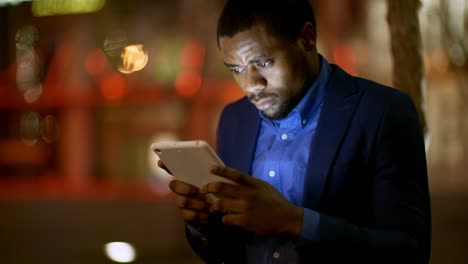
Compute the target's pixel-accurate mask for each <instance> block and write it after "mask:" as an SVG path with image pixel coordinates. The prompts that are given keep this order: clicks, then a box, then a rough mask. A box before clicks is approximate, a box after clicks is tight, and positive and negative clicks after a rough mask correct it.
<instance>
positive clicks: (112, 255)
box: [104, 242, 136, 263]
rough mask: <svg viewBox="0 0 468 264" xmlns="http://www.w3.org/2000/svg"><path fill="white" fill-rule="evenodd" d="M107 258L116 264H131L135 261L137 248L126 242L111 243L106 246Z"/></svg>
mask: <svg viewBox="0 0 468 264" xmlns="http://www.w3.org/2000/svg"><path fill="white" fill-rule="evenodd" d="M104 251H105V253H106V256H107V257H108V258H109V259H111V260H112V261H114V262H118V263H130V262H133V261H135V258H136V252H135V248H134V247H133V246H132V245H130V244H129V243H126V242H111V243H107V244H106V245H105V246H104Z"/></svg>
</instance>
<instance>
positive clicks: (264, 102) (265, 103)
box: [251, 96, 274, 111]
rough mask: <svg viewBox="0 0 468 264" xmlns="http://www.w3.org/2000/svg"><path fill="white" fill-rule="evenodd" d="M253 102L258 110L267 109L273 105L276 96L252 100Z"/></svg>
mask: <svg viewBox="0 0 468 264" xmlns="http://www.w3.org/2000/svg"><path fill="white" fill-rule="evenodd" d="M251 102H252V103H253V104H254V105H255V107H257V109H258V110H260V111H265V110H267V109H268V108H270V107H271V106H272V105H273V103H274V97H273V96H268V97H264V98H261V99H259V100H252V101H251Z"/></svg>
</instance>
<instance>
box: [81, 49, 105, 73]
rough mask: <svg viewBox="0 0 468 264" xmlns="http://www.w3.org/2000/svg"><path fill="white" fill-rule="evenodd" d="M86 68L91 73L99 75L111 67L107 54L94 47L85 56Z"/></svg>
mask: <svg viewBox="0 0 468 264" xmlns="http://www.w3.org/2000/svg"><path fill="white" fill-rule="evenodd" d="M84 66H85V70H86V72H87V73H89V75H92V76H98V75H101V74H103V73H105V72H106V71H107V70H108V69H109V64H108V62H107V58H106V56H104V53H103V52H102V50H100V49H92V50H91V51H90V52H89V53H88V54H87V55H86V57H85V62H84Z"/></svg>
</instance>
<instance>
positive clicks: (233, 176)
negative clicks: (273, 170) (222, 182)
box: [211, 166, 255, 185]
mask: <svg viewBox="0 0 468 264" xmlns="http://www.w3.org/2000/svg"><path fill="white" fill-rule="evenodd" d="M211 173H213V174H216V175H218V176H221V177H223V178H226V179H229V180H231V181H234V182H236V183H238V184H243V185H253V184H254V183H255V179H254V178H253V177H251V176H249V175H245V174H244V173H242V172H240V171H238V170H235V169H233V168H229V167H222V166H214V167H213V168H211Z"/></svg>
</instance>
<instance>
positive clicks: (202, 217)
mask: <svg viewBox="0 0 468 264" xmlns="http://www.w3.org/2000/svg"><path fill="white" fill-rule="evenodd" d="M180 215H181V216H182V219H184V221H185V222H186V223H189V224H193V225H199V224H207V223H208V219H209V218H210V215H209V214H208V213H205V212H199V211H194V210H190V209H182V210H180Z"/></svg>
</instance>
